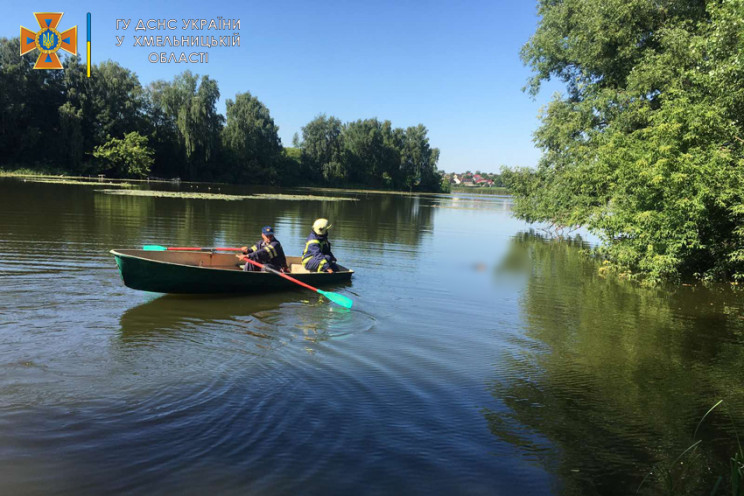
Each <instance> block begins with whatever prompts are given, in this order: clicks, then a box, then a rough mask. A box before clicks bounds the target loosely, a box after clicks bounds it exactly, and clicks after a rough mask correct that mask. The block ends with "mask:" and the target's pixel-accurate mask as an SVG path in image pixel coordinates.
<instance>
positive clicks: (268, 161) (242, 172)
mask: <svg viewBox="0 0 744 496" xmlns="http://www.w3.org/2000/svg"><path fill="white" fill-rule="evenodd" d="M226 104H227V125H226V126H225V129H224V130H223V132H222V142H223V144H224V146H225V149H226V151H227V153H228V155H229V157H230V161H231V170H230V174H231V177H233V178H234V179H236V180H239V181H243V182H251V183H275V182H277V181H278V180H279V177H278V171H277V165H278V162H279V160H280V158H281V152H282V142H281V140H280V139H279V134H278V133H279V128H278V127H277V126H276V124H274V119H272V118H271V114H270V113H269V109H268V108H266V106H265V105H264V104H263V103H261V102H260V101H259V100H258V98H256V97H254V96H252V95H251V94H250V93H249V92H246V93H239V94H237V95H236V96H235V100H234V101H233V100H227V102H226Z"/></svg>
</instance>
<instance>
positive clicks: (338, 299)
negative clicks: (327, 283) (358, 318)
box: [317, 289, 354, 308]
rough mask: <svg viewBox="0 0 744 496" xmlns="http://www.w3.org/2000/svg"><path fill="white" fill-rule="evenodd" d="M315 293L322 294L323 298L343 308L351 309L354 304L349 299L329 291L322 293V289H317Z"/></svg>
mask: <svg viewBox="0 0 744 496" xmlns="http://www.w3.org/2000/svg"><path fill="white" fill-rule="evenodd" d="M317 291H318V293H320V294H322V295H323V296H325V297H326V298H328V299H329V300H331V301H332V302H333V303H336V304H337V305H341V306H342V307H344V308H351V306H352V305H353V304H354V302H353V301H352V300H351V298H347V297H346V296H344V295H340V294H338V293H333V292H331V291H323V290H322V289H318V290H317Z"/></svg>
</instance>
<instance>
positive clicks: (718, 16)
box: [504, 0, 744, 282]
mask: <svg viewBox="0 0 744 496" xmlns="http://www.w3.org/2000/svg"><path fill="white" fill-rule="evenodd" d="M539 13H540V15H541V17H542V19H541V21H540V25H539V27H538V29H537V31H536V33H535V34H534V35H533V37H532V38H531V40H530V41H529V43H528V44H527V45H525V47H524V48H523V51H522V56H523V59H524V60H525V62H526V63H528V64H529V65H530V66H531V67H532V69H533V70H534V71H535V76H534V78H533V79H532V80H531V82H530V85H529V90H530V91H531V92H532V93H536V92H537V91H538V90H539V87H540V83H541V81H545V80H548V79H550V78H551V77H558V78H560V79H561V80H563V81H564V82H565V83H566V84H567V94H566V95H565V96H561V95H556V96H555V97H554V99H553V101H552V102H551V103H550V104H549V105H548V106H547V108H546V109H545V110H544V112H543V114H542V116H541V118H542V126H541V127H540V129H539V130H538V131H537V132H536V135H535V138H536V143H537V144H538V145H539V146H540V147H541V148H542V150H543V152H544V155H543V157H542V159H541V161H540V163H539V164H538V168H537V170H534V171H533V170H529V169H521V170H520V169H518V170H511V171H504V179H505V181H506V183H507V185H508V186H509V187H510V188H511V189H512V191H513V192H514V194H515V212H516V213H517V215H519V216H520V217H522V218H524V219H526V220H527V221H530V222H548V223H552V224H554V225H557V226H578V225H585V226H587V227H588V228H589V229H590V230H592V231H593V232H595V233H597V234H598V235H600V236H601V237H602V239H603V240H604V244H603V246H602V248H601V249H600V251H601V252H602V253H603V255H604V256H605V257H606V258H607V260H608V261H609V262H610V266H611V267H613V268H614V269H616V270H618V271H620V272H621V273H623V274H625V275H631V276H632V277H639V278H643V279H644V280H645V281H647V282H656V281H660V280H664V279H672V280H676V279H679V278H680V277H688V276H697V277H702V278H710V279H742V278H744V206H742V201H743V200H744V198H743V197H744V155H743V153H744V139H743V138H744V129H742V127H743V126H744V123H743V121H742V120H741V116H742V115H744V113H742V111H743V110H744V57H742V54H743V53H744V30H743V29H742V22H743V21H744V2H743V1H742V0H727V1H721V2H699V1H691V0H690V1H672V0H665V1H654V0H631V1H627V0H562V1H554V0H540V2H539Z"/></svg>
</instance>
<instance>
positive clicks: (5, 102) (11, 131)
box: [0, 38, 64, 164]
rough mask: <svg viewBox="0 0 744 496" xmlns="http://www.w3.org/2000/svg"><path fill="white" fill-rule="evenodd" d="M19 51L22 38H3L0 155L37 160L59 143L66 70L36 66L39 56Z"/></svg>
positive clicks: (15, 159) (0, 43)
mask: <svg viewBox="0 0 744 496" xmlns="http://www.w3.org/2000/svg"><path fill="white" fill-rule="evenodd" d="M19 52H20V41H19V40H18V38H14V39H12V40H8V39H7V38H0V152H1V154H2V155H0V157H1V159H2V160H5V161H7V162H9V163H26V164H33V163H35V162H37V161H43V160H45V159H46V152H47V150H48V149H49V148H53V147H54V146H55V145H56V144H57V143H58V140H57V138H56V133H57V130H58V127H59V117H58V115H57V109H58V108H59V107H60V106H61V105H62V104H63V103H64V96H63V92H62V80H61V79H62V74H61V72H60V71H40V70H34V68H33V67H34V64H35V63H36V56H34V55H33V54H27V55H24V56H23V57H20V56H19V55H18V54H19Z"/></svg>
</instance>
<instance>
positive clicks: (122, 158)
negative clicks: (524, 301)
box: [93, 132, 154, 177]
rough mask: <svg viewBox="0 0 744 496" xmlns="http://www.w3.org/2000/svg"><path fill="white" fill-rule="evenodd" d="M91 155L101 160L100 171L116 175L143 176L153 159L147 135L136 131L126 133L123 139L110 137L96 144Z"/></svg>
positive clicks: (147, 172)
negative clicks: (102, 142)
mask: <svg viewBox="0 0 744 496" xmlns="http://www.w3.org/2000/svg"><path fill="white" fill-rule="evenodd" d="M93 156H94V157H95V158H97V159H99V160H100V161H101V163H102V166H101V170H102V171H105V172H108V173H110V174H112V175H114V176H118V177H131V176H139V177H145V176H147V175H148V174H149V173H150V167H151V166H152V163H153V161H154V160H153V151H152V149H150V148H149V147H148V146H147V137H145V136H142V135H140V134H139V133H136V132H131V133H128V134H126V135H125V136H124V139H119V138H111V139H110V140H108V141H107V142H106V143H105V144H103V145H100V146H97V147H96V148H95V149H94V150H93Z"/></svg>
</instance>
